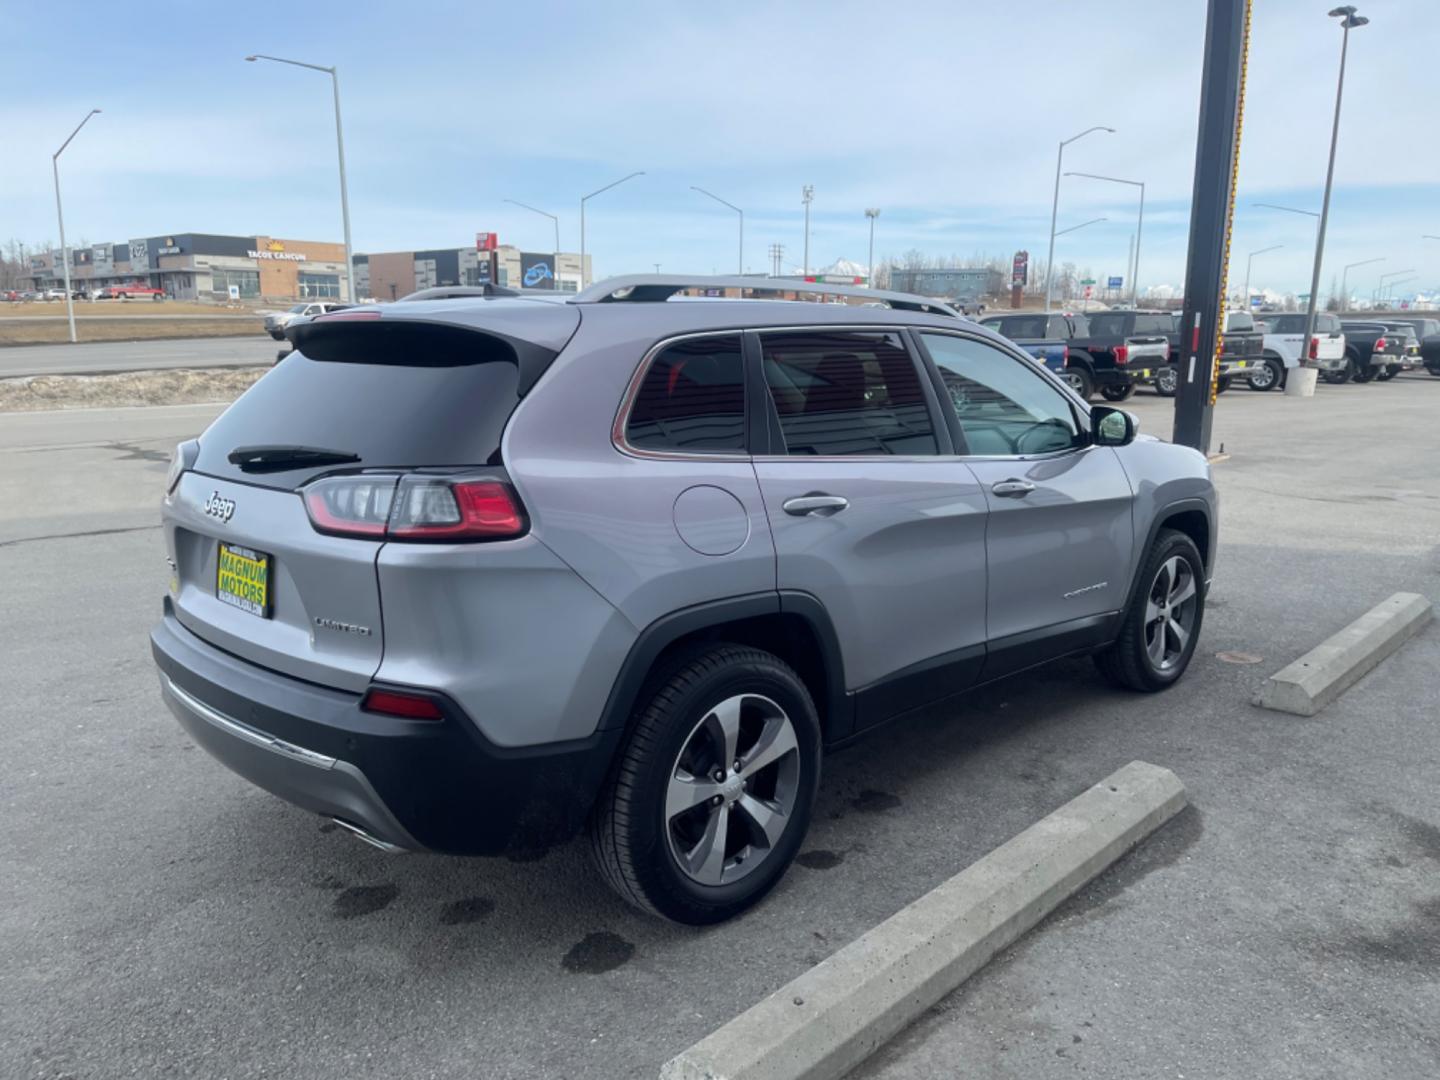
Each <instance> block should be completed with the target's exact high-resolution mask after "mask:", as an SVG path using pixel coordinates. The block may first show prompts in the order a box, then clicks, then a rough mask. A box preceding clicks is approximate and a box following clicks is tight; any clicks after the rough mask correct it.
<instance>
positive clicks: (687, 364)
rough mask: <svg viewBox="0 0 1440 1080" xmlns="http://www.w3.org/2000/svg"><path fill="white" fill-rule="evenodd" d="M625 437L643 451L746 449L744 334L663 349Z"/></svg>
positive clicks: (635, 404) (634, 406)
mask: <svg viewBox="0 0 1440 1080" xmlns="http://www.w3.org/2000/svg"><path fill="white" fill-rule="evenodd" d="M625 441H626V442H628V443H629V444H630V445H631V446H633V447H635V448H636V449H638V450H655V451H666V450H669V451H678V452H681V453H712V454H713V453H733V454H739V453H743V452H744V450H745V365H744V363H743V361H742V359H741V352H740V335H739V334H725V335H722V336H715V337H698V338H690V339H688V340H685V341H678V342H676V343H675V344H673V345H668V346H666V347H665V348H664V349H663V350H661V352H660V353H659V354H658V355H657V356H656V357H655V359H654V360H652V361H651V362H650V366H649V368H647V369H646V371H645V377H644V379H643V380H642V381H641V383H640V389H639V390H638V391H637V392H636V394H635V401H634V402H633V403H632V404H631V406H630V416H629V418H628V419H627V420H626V423H625Z"/></svg>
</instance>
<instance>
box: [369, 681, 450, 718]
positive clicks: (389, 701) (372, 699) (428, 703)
mask: <svg viewBox="0 0 1440 1080" xmlns="http://www.w3.org/2000/svg"><path fill="white" fill-rule="evenodd" d="M360 708H362V709H364V710H365V711H366V712H373V713H382V714H384V715H385V716H400V717H404V718H405V719H407V720H443V719H445V714H444V713H442V712H441V711H440V706H439V705H436V704H435V701H434V699H433V698H428V697H426V696H425V695H423V694H407V693H405V692H404V691H402V690H380V689H376V688H374V687H372V688H371V689H369V690H367V691H366V692H365V697H364V698H363V699H361V701H360Z"/></svg>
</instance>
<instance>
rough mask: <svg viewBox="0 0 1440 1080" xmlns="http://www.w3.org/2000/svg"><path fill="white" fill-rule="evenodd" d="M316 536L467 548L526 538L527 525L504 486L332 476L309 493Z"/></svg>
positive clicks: (477, 481)
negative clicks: (477, 542)
mask: <svg viewBox="0 0 1440 1080" xmlns="http://www.w3.org/2000/svg"><path fill="white" fill-rule="evenodd" d="M304 498H305V510H306V512H307V513H308V514H309V515H310V523H311V525H313V526H314V527H315V530H316V531H317V532H322V533H328V534H329V535H331V536H353V537H358V538H361V539H370V540H401V541H419V542H424V541H430V542H455V543H463V542H465V541H471V540H503V539H509V538H512V537H516V536H522V535H524V533H525V531H526V528H527V523H526V520H525V513H524V511H523V510H522V509H521V507H520V503H519V500H518V499H516V497H515V494H514V492H513V491H512V490H511V489H510V486H509V485H508V484H506V483H504V482H503V481H500V480H492V479H475V480H450V479H447V478H445V477H439V476H418V475H409V476H387V475H365V474H362V475H358V476H332V477H327V478H326V479H323V480H317V481H316V482H315V483H313V484H311V485H309V486H308V487H307V488H305V492H304Z"/></svg>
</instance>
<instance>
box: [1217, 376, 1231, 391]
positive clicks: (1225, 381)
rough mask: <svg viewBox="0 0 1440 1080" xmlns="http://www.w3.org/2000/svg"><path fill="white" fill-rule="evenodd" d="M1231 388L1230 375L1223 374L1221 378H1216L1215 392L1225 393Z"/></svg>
mask: <svg viewBox="0 0 1440 1080" xmlns="http://www.w3.org/2000/svg"><path fill="white" fill-rule="evenodd" d="M1229 389H1230V376H1229V375H1221V376H1220V378H1218V379H1216V380H1215V392H1216V393H1217V394H1223V393H1225V391H1226V390H1229Z"/></svg>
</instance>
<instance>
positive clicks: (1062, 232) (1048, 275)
mask: <svg viewBox="0 0 1440 1080" xmlns="http://www.w3.org/2000/svg"><path fill="white" fill-rule="evenodd" d="M1077 138H1078V136H1077ZM1072 141H1073V140H1072ZM1109 220H1110V219H1109V218H1103V217H1097V218H1091V219H1090V220H1089V221H1082V222H1081V223H1080V224H1079V225H1071V226H1070V227H1069V228H1068V229H1061V230H1060V231H1059V232H1055V231H1053V230H1052V231H1051V233H1050V259H1051V261H1054V259H1055V237H1057V236H1064V235H1065V234H1066V233H1072V232H1076V231H1077V230H1079V229H1083V228H1085V227H1086V226H1087V225H1098V224H1100V222H1102V221H1109ZM1052 275H1053V271H1052V270H1051V268H1050V267H1049V265H1046V267H1045V306H1046V310H1049V306H1050V281H1051V277H1052Z"/></svg>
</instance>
